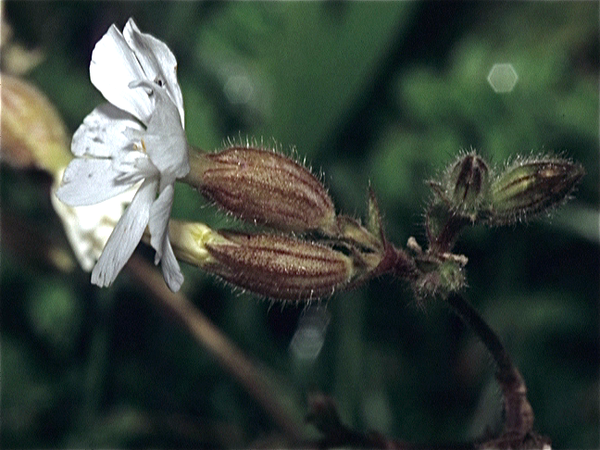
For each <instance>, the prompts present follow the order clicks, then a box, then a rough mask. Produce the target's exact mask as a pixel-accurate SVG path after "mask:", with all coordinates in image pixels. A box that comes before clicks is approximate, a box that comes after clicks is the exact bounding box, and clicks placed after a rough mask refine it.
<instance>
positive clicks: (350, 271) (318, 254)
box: [205, 231, 355, 301]
mask: <svg viewBox="0 0 600 450" xmlns="http://www.w3.org/2000/svg"><path fill="white" fill-rule="evenodd" d="M219 234H220V235H221V236H222V238H224V240H221V241H217V240H214V241H212V242H210V241H209V242H206V244H205V246H206V249H207V250H208V253H209V254H210V256H211V257H212V258H213V259H214V260H215V261H216V262H214V263H208V264H207V265H206V266H205V269H206V270H207V271H209V272H212V273H214V274H216V275H219V276H220V277H222V278H223V279H224V280H226V281H228V282H230V283H232V284H234V285H236V286H239V287H241V288H244V289H247V290H249V291H251V292H254V293H256V294H259V295H263V296H265V297H269V298H272V299H278V300H288V301H300V300H312V299H318V298H322V297H327V296H330V295H332V294H333V293H334V291H335V290H336V289H338V288H341V287H343V286H344V285H346V284H347V283H348V282H349V281H350V279H351V278H352V276H353V275H354V271H355V270H354V265H353V261H352V259H351V258H350V257H349V256H346V255H345V254H344V253H342V252H339V251H336V250H334V249H332V248H331V247H327V246H325V245H321V244H317V243H315V242H311V241H303V240H299V239H295V238H292V237H287V236H280V235H274V234H245V233H237V232H227V231H221V232H219Z"/></svg>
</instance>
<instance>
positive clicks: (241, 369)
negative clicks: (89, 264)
mask: <svg viewBox="0 0 600 450" xmlns="http://www.w3.org/2000/svg"><path fill="white" fill-rule="evenodd" d="M127 268H128V269H129V272H130V273H131V274H132V275H133V276H134V277H135V279H136V281H138V282H139V284H140V285H141V286H143V287H144V288H145V289H146V290H147V291H148V292H149V293H150V297H151V298H152V299H154V300H155V301H157V302H158V303H159V305H160V306H161V307H162V308H164V309H165V310H166V311H167V312H168V313H169V315H171V316H173V317H174V318H175V319H176V320H177V321H178V322H180V323H181V324H183V325H184V326H185V328H186V329H187V330H188V331H189V332H190V333H191V334H192V336H193V337H194V338H195V340H196V342H198V344H200V345H201V346H202V347H203V348H204V349H205V350H207V351H208V352H210V354H212V355H213V356H214V357H215V358H216V359H217V361H218V362H219V364H220V365H221V367H223V369H225V370H226V371H227V372H229V373H230V374H231V375H233V376H234V377H235V378H236V379H237V380H238V382H239V383H240V384H241V385H242V386H244V388H245V389H246V390H247V392H248V393H249V394H250V396H251V397H253V398H254V400H256V401H257V402H258V403H259V404H260V405H261V406H262V407H263V408H264V410H265V411H266V412H267V413H268V414H269V415H270V416H271V418H272V419H273V421H274V422H275V423H276V424H277V425H278V426H279V428H280V429H281V430H282V431H283V432H284V433H285V434H286V436H287V437H288V438H289V439H290V441H291V442H298V441H299V440H300V439H301V432H300V430H299V427H298V425H297V421H296V420H294V419H293V418H292V417H291V416H290V415H289V413H288V412H287V411H286V410H285V409H284V407H283V406H282V405H281V404H280V403H279V402H278V400H277V398H276V397H275V395H274V394H273V389H272V388H270V387H269V386H268V385H267V383H266V380H265V379H264V377H263V376H262V374H261V373H260V372H259V371H258V370H257V369H256V367H255V366H254V364H253V363H252V362H251V361H250V360H249V359H248V358H247V357H246V356H245V355H244V354H243V353H242V351H241V350H240V349H238V348H237V347H236V346H235V345H234V344H233V343H232V342H231V341H229V339H227V337H226V336H224V335H223V334H222V333H221V331H220V330H219V329H218V328H217V327H216V326H215V325H214V324H213V323H212V322H211V321H210V320H208V318H207V317H206V316H205V315H204V314H202V312H200V311H199V310H198V309H197V308H196V307H195V306H194V305H193V304H192V303H191V302H190V301H189V299H188V298H187V297H186V296H185V295H183V294H182V293H181V292H177V293H173V292H171V291H170V290H169V289H168V288H167V285H166V284H165V282H164V281H163V277H162V276H161V275H160V274H159V272H157V271H156V269H155V268H154V267H153V266H152V265H150V264H149V263H148V262H146V261H145V260H143V259H142V258H141V257H139V256H136V255H133V256H132V257H131V259H130V260H129V262H128V264H127Z"/></svg>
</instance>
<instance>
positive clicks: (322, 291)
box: [171, 146, 410, 301]
mask: <svg viewBox="0 0 600 450" xmlns="http://www.w3.org/2000/svg"><path fill="white" fill-rule="evenodd" d="M190 159H191V161H190V163H191V167H192V169H191V172H190V174H189V175H188V177H187V178H186V181H187V182H188V183H189V184H190V185H192V186H194V187H196V188H197V189H198V190H199V191H200V192H201V193H202V194H203V195H204V196H205V197H207V198H208V199H210V200H211V201H213V202H215V203H216V204H217V205H218V206H219V207H220V208H221V209H223V210H225V211H227V212H228V213H229V214H231V215H233V216H235V217H237V218H239V219H241V220H243V221H246V222H250V223H252V224H256V225H262V226H265V227H269V228H271V229H273V230H275V231H277V233H275V232H272V231H265V232H255V233H244V232H239V231H213V230H210V229H208V228H202V229H194V225H193V224H186V225H183V228H180V229H178V231H177V233H175V232H174V229H173V228H172V229H171V240H172V241H173V245H174V247H175V252H176V254H178V256H180V257H181V258H182V259H184V260H186V261H188V262H192V263H195V264H197V265H199V266H201V267H203V268H204V269H205V270H207V271H209V272H211V273H213V274H215V275H218V276H219V277H221V278H222V279H224V280H225V281H227V282H229V283H232V284H233V285H235V286H238V287H241V288H243V289H247V290H249V291H251V292H254V293H256V294H259V295H262V296H265V297H269V298H272V299H277V300H282V301H301V300H312V299H319V298H322V297H327V296H330V295H331V294H333V293H334V292H335V291H336V290H338V289H344V288H348V287H353V286H355V285H357V284H359V283H362V282H365V281H366V280H368V279H370V278H372V277H374V276H377V275H379V274H381V273H383V272H386V271H390V270H393V269H394V266H395V265H396V264H397V261H398V259H399V258H402V257H403V255H404V253H403V252H400V251H397V250H396V249H394V248H393V247H392V246H390V245H389V244H388V243H387V242H386V241H385V238H384V234H383V230H382V221H381V217H380V215H379V208H378V207H377V203H376V200H375V196H374V194H373V192H372V191H371V193H370V197H369V219H368V225H367V227H364V226H362V225H361V224H360V222H358V221H357V220H355V219H352V218H350V217H348V216H344V215H338V214H336V211H335V207H334V204H333V201H332V199H331V197H330V196H329V193H328V192H327V189H326V188H325V186H324V185H323V184H322V183H321V181H320V180H319V179H318V178H317V177H315V176H314V175H313V174H312V173H311V172H310V171H309V170H308V169H307V168H305V167H304V166H303V165H301V164H299V163H297V162H296V161H294V160H293V159H291V158H289V157H287V156H284V155H281V154H279V153H276V152H274V151H272V150H268V149H263V148H257V147H251V146H233V147H229V148H227V149H225V150H223V151H221V152H217V153H197V154H195V155H192V157H191V158H190ZM175 226H178V225H177V222H175ZM282 233H283V234H282ZM175 234H177V236H174V235H175ZM190 247H191V248H192V249H191V250H190ZM399 255H400V256H399ZM407 267H410V263H409V262H406V263H405V264H404V265H403V268H404V269H403V270H408V269H406V268H407Z"/></svg>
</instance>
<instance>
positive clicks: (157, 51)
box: [123, 19, 185, 126]
mask: <svg viewBox="0 0 600 450" xmlns="http://www.w3.org/2000/svg"><path fill="white" fill-rule="evenodd" d="M123 36H124V38H125V41H127V43H128V44H129V47H130V48H131V49H132V50H133V51H134V53H135V55H136V57H137V59H138V61H139V62H140V65H141V67H142V70H143V71H144V72H145V74H146V79H147V80H149V81H153V82H156V81H157V79H160V80H161V81H162V82H163V83H164V85H165V87H166V89H167V92H168V93H169V97H171V99H172V100H173V102H174V103H175V105H176V107H177V110H178V112H179V116H180V121H181V125H182V126H184V123H185V122H184V112H183V96H182V95H181V88H180V87H179V83H177V60H176V59H175V56H174V55H173V53H172V52H171V50H169V47H167V45H166V44H165V43H164V42H162V41H160V40H158V39H156V38H155V37H154V36H151V35H149V34H146V33H142V32H140V30H139V29H138V27H137V25H136V24H135V22H134V21H133V19H129V20H128V21H127V24H126V25H125V28H124V29H123Z"/></svg>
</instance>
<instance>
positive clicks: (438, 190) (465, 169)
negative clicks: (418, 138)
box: [429, 152, 489, 222]
mask: <svg viewBox="0 0 600 450" xmlns="http://www.w3.org/2000/svg"><path fill="white" fill-rule="evenodd" d="M488 172H489V169H488V166H487V164H486V162H485V161H484V160H483V158H481V157H480V156H479V155H477V154H476V153H474V152H472V153H469V154H467V155H463V156H461V157H459V158H458V160H457V161H456V162H455V163H454V164H452V165H451V166H449V167H448V169H446V171H445V172H444V175H443V177H442V180H441V181H439V182H438V181H430V182H429V185H430V186H431V188H432V189H433V190H434V192H435V194H436V195H437V198H438V199H439V200H441V201H442V202H443V203H444V205H445V206H446V207H447V208H448V209H449V210H450V211H452V213H453V214H458V215H461V216H465V217H467V218H469V219H470V220H471V222H474V221H475V220H476V219H477V216H478V213H479V210H480V207H481V205H482V204H483V203H484V201H485V199H486V196H487V193H488V187H489V181H488Z"/></svg>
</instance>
